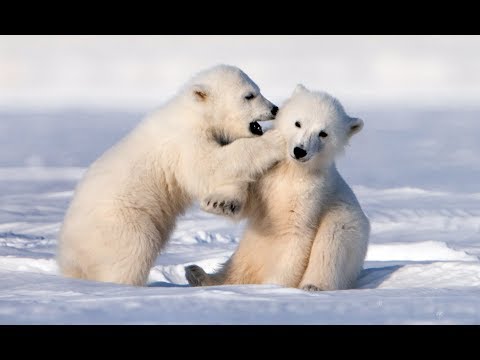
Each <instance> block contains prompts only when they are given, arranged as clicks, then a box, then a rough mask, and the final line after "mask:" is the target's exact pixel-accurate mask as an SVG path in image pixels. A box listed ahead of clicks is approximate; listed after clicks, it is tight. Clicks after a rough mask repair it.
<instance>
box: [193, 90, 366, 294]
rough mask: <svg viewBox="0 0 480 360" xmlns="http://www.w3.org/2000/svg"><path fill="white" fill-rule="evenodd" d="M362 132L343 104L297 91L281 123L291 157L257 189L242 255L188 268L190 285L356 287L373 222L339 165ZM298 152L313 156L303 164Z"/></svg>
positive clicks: (246, 211)
mask: <svg viewBox="0 0 480 360" xmlns="http://www.w3.org/2000/svg"><path fill="white" fill-rule="evenodd" d="M296 122H299V125H300V126H301V127H300V128H299V127H297V126H295V123H296ZM362 126H363V121H362V120H360V119H355V118H350V117H349V116H348V115H347V114H346V113H345V111H344V109H343V107H342V105H341V104H340V103H339V102H338V101H337V100H336V99H335V98H333V97H331V96H330V95H328V94H326V93H321V92H310V91H308V90H307V89H306V88H305V87H303V86H302V85H299V86H297V88H296V89H295V91H294V93H293V95H292V97H291V98H290V99H289V100H288V101H287V102H286V103H285V104H284V106H283V108H282V109H281V110H280V112H279V115H278V118H277V121H276V123H275V127H276V128H277V129H279V130H280V132H281V133H282V134H283V135H284V136H285V137H286V139H287V144H288V146H287V148H288V151H287V154H286V158H285V159H284V160H283V161H282V162H280V163H279V164H278V165H276V166H275V167H274V168H272V169H271V170H269V171H268V172H267V173H266V175H264V176H263V177H262V178H261V179H260V180H258V181H257V182H256V183H254V184H252V185H251V186H250V189H249V191H250V193H249V195H248V203H247V206H246V207H245V209H244V212H243V215H244V216H246V217H247V218H248V224H247V227H246V231H245V233H244V235H243V238H242V239H241V241H240V244H239V247H238V249H237V250H236V251H235V253H234V254H233V255H232V257H231V258H230V259H229V260H228V261H227V262H226V263H225V264H224V265H223V267H222V268H221V269H220V270H219V271H218V272H217V273H215V274H210V275H209V274H206V273H205V272H204V271H203V269H201V268H200V267H198V266H196V265H193V266H190V267H187V268H186V276H187V279H188V281H189V283H190V284H191V285H194V286H198V285H216V284H248V283H250V284H278V285H282V286H287V287H298V288H302V289H305V290H337V289H347V288H352V287H354V286H355V281H356V279H357V277H358V274H359V272H360V271H361V269H362V266H363V262H364V259H365V255H366V250H367V246H368V238H369V233H370V224H369V221H368V219H367V217H366V216H365V214H364V213H363V211H362V209H361V207H360V205H359V203H358V201H357V199H356V197H355V195H354V193H353V192H352V190H351V189H350V187H349V186H348V185H347V183H346V182H345V181H344V180H343V178H342V177H341V175H340V174H339V173H338V171H337V169H336V167H335V162H334V160H335V157H336V156H337V155H338V154H339V153H341V152H342V151H343V149H344V147H345V145H346V144H347V142H348V140H349V138H350V137H351V136H352V135H353V134H354V133H356V132H358V131H360V130H361V128H362ZM321 131H324V132H326V133H327V135H328V136H327V137H324V138H322V137H320V136H319V134H320V132H321ZM295 147H299V148H302V149H304V150H305V151H306V152H307V154H306V155H305V156H304V157H303V158H301V159H296V158H295V154H294V149H295Z"/></svg>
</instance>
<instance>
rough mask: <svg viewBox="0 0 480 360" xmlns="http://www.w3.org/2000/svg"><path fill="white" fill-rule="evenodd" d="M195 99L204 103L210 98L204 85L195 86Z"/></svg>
mask: <svg viewBox="0 0 480 360" xmlns="http://www.w3.org/2000/svg"><path fill="white" fill-rule="evenodd" d="M192 94H193V97H194V98H195V100H197V101H200V102H204V101H207V99H208V97H209V93H208V89H207V87H206V86H204V85H200V84H195V85H193V90H192Z"/></svg>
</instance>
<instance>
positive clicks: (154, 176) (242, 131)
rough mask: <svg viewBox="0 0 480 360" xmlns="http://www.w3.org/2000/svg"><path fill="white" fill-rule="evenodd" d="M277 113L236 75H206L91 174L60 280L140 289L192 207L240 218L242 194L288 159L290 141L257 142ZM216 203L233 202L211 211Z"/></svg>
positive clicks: (73, 207)
mask: <svg viewBox="0 0 480 360" xmlns="http://www.w3.org/2000/svg"><path fill="white" fill-rule="evenodd" d="M277 110H278V108H277V107H276V106H274V105H273V104H272V103H271V102H270V101H268V100H267V99H266V98H265V97H263V95H262V94H261V93H260V89H259V88H258V86H257V85H256V84H255V83H254V82H253V81H252V80H251V79H250V78H249V77H248V76H247V75H246V74H245V73H244V72H243V71H241V70H240V69H238V68H236V67H233V66H227V65H219V66H216V67H213V68H211V69H208V70H205V71H203V72H201V73H199V74H198V75H197V76H195V77H194V78H193V79H192V80H191V81H190V82H189V83H187V85H186V86H185V87H184V89H183V90H182V91H180V93H179V94H177V95H176V96H175V97H174V98H173V99H172V100H170V101H169V102H168V103H166V104H165V105H164V106H163V107H161V108H160V109H158V110H157V111H155V112H154V113H153V114H151V115H150V116H148V117H147V118H146V119H145V120H144V121H142V122H141V123H140V124H139V125H138V126H137V128H135V129H134V130H133V131H132V132H131V133H130V134H129V135H127V136H126V137H125V138H124V139H122V140H121V141H120V142H118V143H117V144H116V145H114V146H113V147H112V148H110V149H109V150H108V151H107V152H106V153H105V154H103V155H102V156H101V157H100V158H99V159H98V160H96V161H95V162H94V163H93V164H92V165H91V167H90V168H89V169H88V171H87V173H86V175H85V176H84V178H83V179H82V181H81V182H80V184H79V185H78V186H77V189H76V191H75V195H74V198H73V200H72V202H71V204H70V207H69V209H68V211H67V213H66V215H65V219H64V222H63V225H62V228H61V232H60V236H59V247H58V256H57V261H58V264H59V267H60V270H61V272H62V273H63V274H64V275H66V276H69V277H76V278H83V279H89V280H96V281H106V282H116V283H123V284H131V285H143V284H144V283H145V282H146V281H147V279H148V274H149V272H150V268H151V266H152V265H153V263H154V261H155V259H156V257H157V256H158V254H159V252H160V250H161V249H162V247H163V246H164V245H165V244H166V242H167V240H168V238H169V236H170V234H171V232H172V230H173V228H174V226H175V220H176V218H177V216H178V215H180V214H181V213H183V212H184V211H185V210H186V209H187V207H189V206H190V205H191V204H192V202H193V201H194V200H204V199H206V200H204V201H203V203H202V204H203V205H204V207H205V208H206V209H207V210H208V208H209V207H212V206H213V203H215V209H216V210H217V211H218V210H219V209H223V210H224V211H223V213H224V214H229V215H232V214H235V213H236V212H238V211H239V210H240V209H241V207H242V198H241V197H239V195H238V194H239V193H240V194H241V193H242V192H246V191H245V189H247V188H248V183H249V182H251V181H253V180H255V179H256V178H257V177H258V176H259V175H261V174H262V172H264V171H265V170H267V169H268V168H270V167H271V166H272V165H274V163H276V162H277V161H278V160H281V158H282V157H283V153H284V151H285V150H284V147H285V141H284V139H283V137H282V136H281V135H280V134H279V133H278V132H277V133H270V132H269V133H268V134H265V135H263V136H261V137H259V136H258V135H262V132H261V127H260V126H259V125H258V123H257V122H256V121H257V120H258V121H260V120H270V119H273V118H274V117H275V115H276V112H277ZM216 197H220V198H222V199H225V200H227V201H226V202H223V203H222V204H220V203H219V202H218V204H217V202H216V201H213V203H212V204H210V201H211V200H212V199H215V198H216ZM228 200H231V201H230V202H228Z"/></svg>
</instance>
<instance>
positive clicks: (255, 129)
mask: <svg viewBox="0 0 480 360" xmlns="http://www.w3.org/2000/svg"><path fill="white" fill-rule="evenodd" d="M250 132H251V133H252V134H254V135H259V136H261V135H263V129H262V127H261V126H260V124H259V123H258V121H252V122H251V123H250Z"/></svg>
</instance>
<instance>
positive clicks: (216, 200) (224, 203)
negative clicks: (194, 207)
mask: <svg viewBox="0 0 480 360" xmlns="http://www.w3.org/2000/svg"><path fill="white" fill-rule="evenodd" d="M200 205H201V208H202V210H204V211H206V212H209V213H211V214H216V215H225V216H235V215H237V214H238V213H239V212H240V210H241V209H242V202H241V201H240V200H238V199H229V200H226V199H224V198H222V197H220V196H215V195H213V196H209V197H207V198H205V199H204V200H203V201H202V202H201V204H200Z"/></svg>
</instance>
